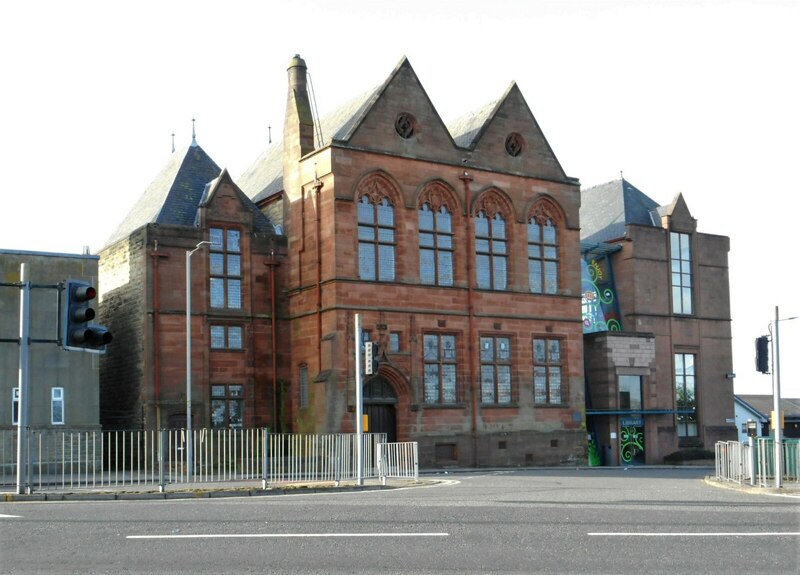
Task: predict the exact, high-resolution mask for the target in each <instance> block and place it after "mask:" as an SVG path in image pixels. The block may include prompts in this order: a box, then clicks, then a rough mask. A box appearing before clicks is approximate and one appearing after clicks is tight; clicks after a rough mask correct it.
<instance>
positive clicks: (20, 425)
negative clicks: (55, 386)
mask: <svg viewBox="0 0 800 575" xmlns="http://www.w3.org/2000/svg"><path fill="white" fill-rule="evenodd" d="M19 275H20V281H21V283H22V285H21V289H20V296H19V402H18V403H17V493H18V494H22V493H25V492H26V491H28V492H29V490H30V482H29V481H30V477H28V474H27V469H28V465H27V463H28V455H29V454H28V450H27V443H28V442H27V439H28V411H29V410H28V383H29V382H28V380H29V376H28V350H29V348H30V301H31V282H30V281H28V266H27V264H20V272H19Z"/></svg>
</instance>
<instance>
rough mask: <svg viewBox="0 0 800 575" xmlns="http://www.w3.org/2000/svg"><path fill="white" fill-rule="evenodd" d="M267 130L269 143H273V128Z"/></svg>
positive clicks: (269, 127)
mask: <svg viewBox="0 0 800 575" xmlns="http://www.w3.org/2000/svg"><path fill="white" fill-rule="evenodd" d="M267 130H268V132H269V143H270V144H271V143H272V126H267Z"/></svg>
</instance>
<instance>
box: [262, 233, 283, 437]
mask: <svg viewBox="0 0 800 575" xmlns="http://www.w3.org/2000/svg"><path fill="white" fill-rule="evenodd" d="M265 263H266V264H267V266H268V267H269V279H270V290H271V292H270V300H271V303H270V307H271V311H270V313H271V316H272V317H271V321H270V323H271V327H270V329H271V331H272V431H273V432H277V431H278V326H277V321H276V317H275V310H276V309H277V306H276V302H275V298H276V292H275V286H276V281H275V273H276V271H277V270H276V268H277V267H278V265H280V264H278V262H277V260H276V259H275V250H274V249H273V250H272V251H271V252H270V254H269V259H268V260H267V261H266V262H265Z"/></svg>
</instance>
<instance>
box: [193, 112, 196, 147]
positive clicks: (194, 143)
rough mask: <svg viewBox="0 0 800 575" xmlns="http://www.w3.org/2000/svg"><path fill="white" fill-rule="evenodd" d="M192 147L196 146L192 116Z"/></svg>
mask: <svg viewBox="0 0 800 575" xmlns="http://www.w3.org/2000/svg"><path fill="white" fill-rule="evenodd" d="M192 147H193V148H196V147H197V136H196V135H195V133H194V118H192Z"/></svg>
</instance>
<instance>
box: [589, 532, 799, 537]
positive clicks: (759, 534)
mask: <svg viewBox="0 0 800 575" xmlns="http://www.w3.org/2000/svg"><path fill="white" fill-rule="evenodd" d="M587 535H588V536H589V537H775V536H785V537H798V536H800V531H757V532H736V531H731V532H722V533H713V532H712V533H587Z"/></svg>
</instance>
